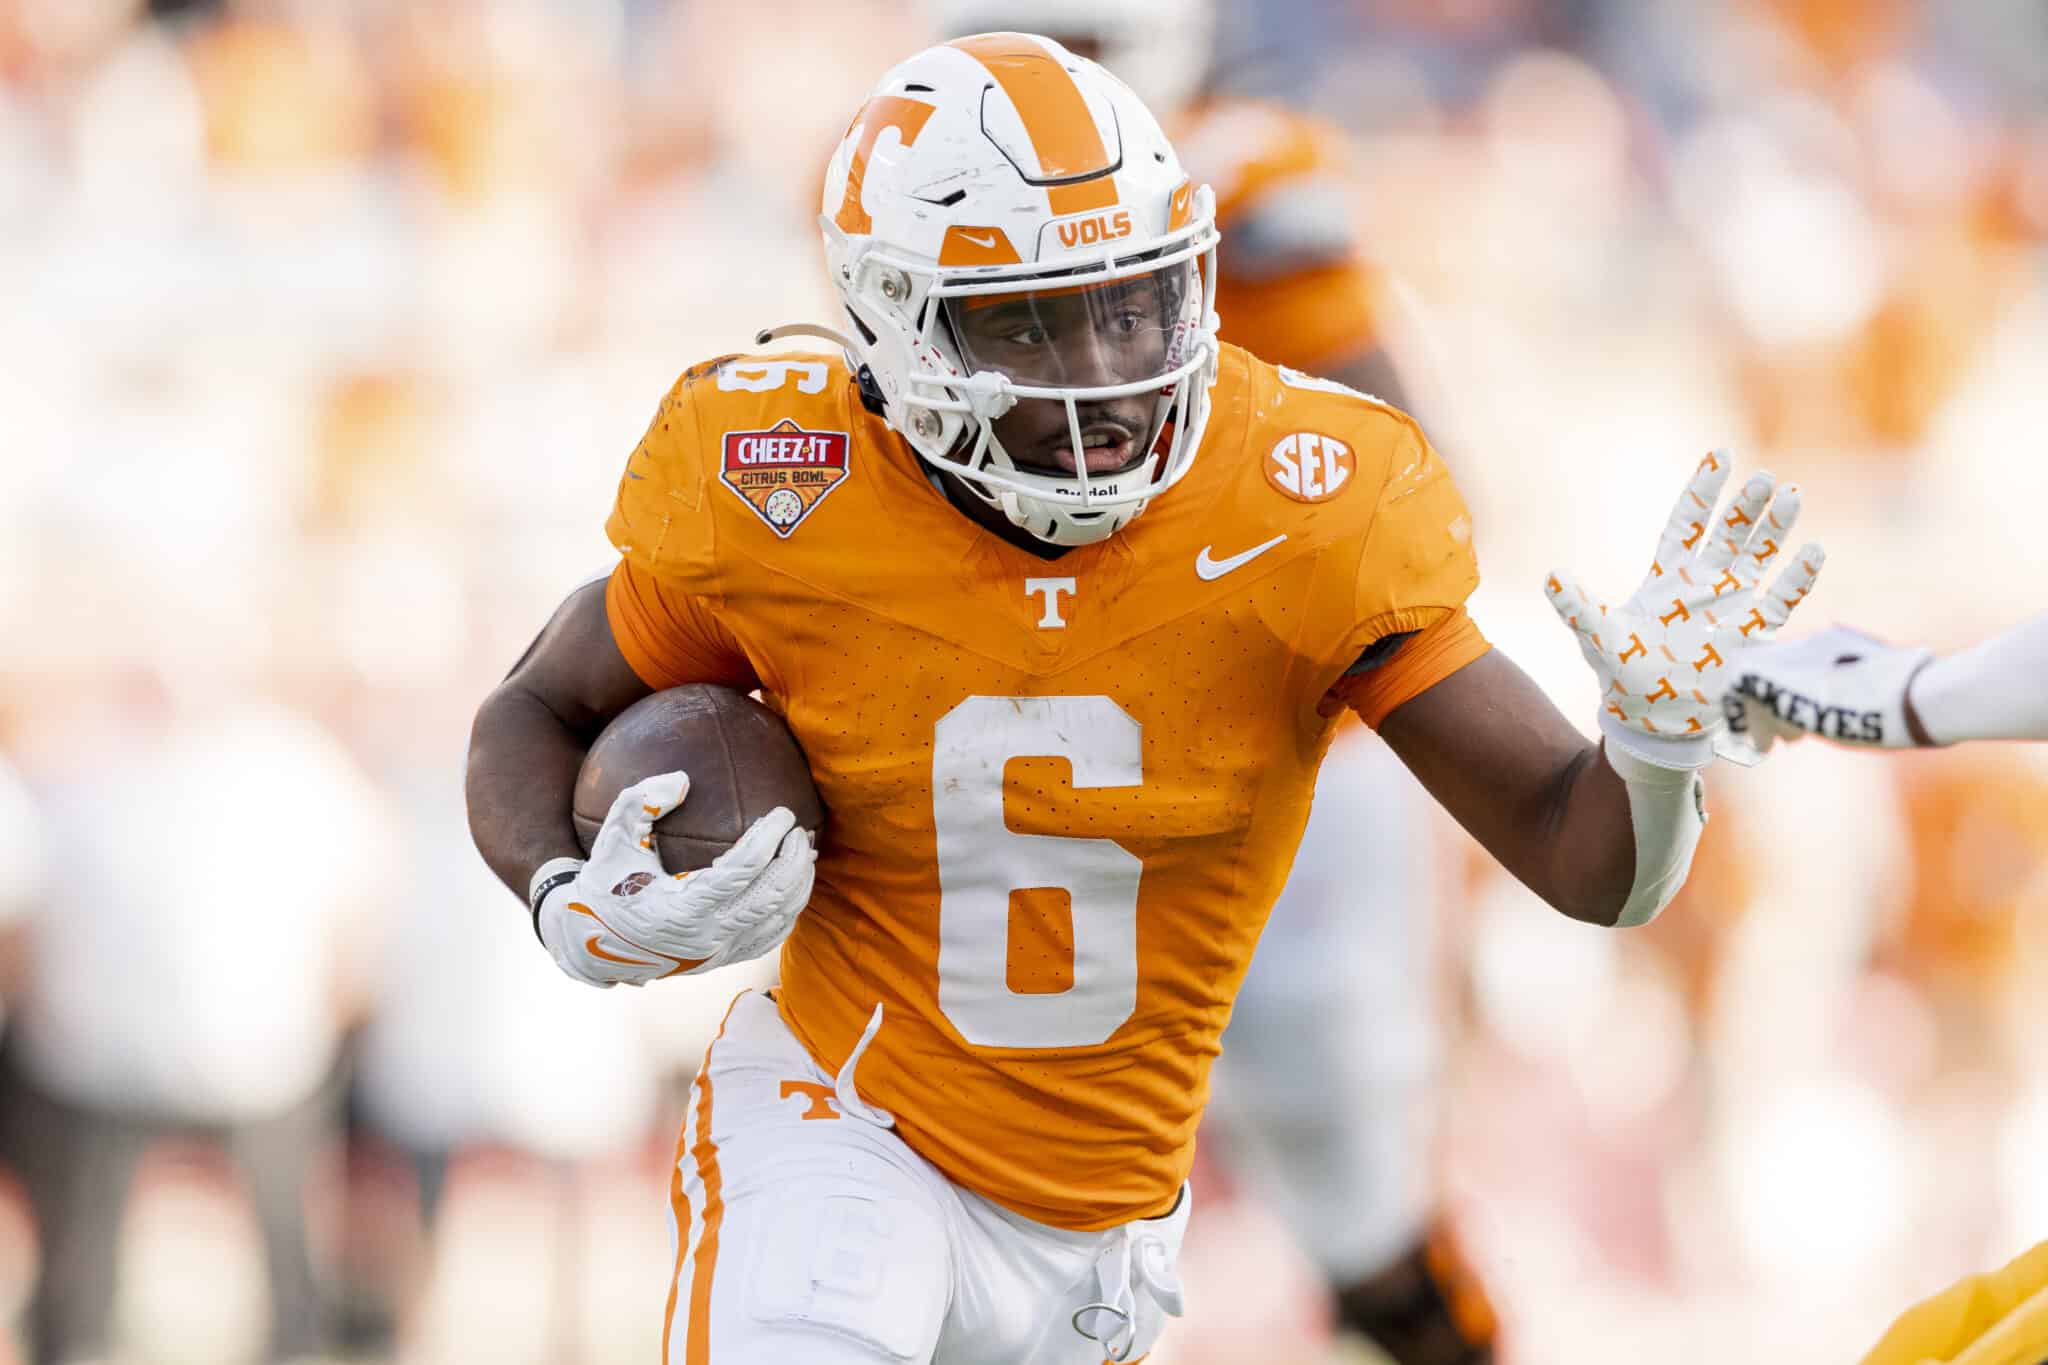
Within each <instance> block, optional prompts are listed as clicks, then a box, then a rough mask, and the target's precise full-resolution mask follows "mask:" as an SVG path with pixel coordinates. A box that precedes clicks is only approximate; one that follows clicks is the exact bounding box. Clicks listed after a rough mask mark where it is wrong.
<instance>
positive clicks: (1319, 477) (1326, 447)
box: [1266, 431, 1356, 502]
mask: <svg viewBox="0 0 2048 1365" xmlns="http://www.w3.org/2000/svg"><path fill="white" fill-rule="evenodd" d="M1355 468H1356V461H1355V460H1354V459H1353V457H1352V454H1351V447H1350V446H1348V445H1345V444H1344V443H1343V442H1342V441H1340V440H1338V439H1337V438H1336V437H1334V436H1324V435H1321V434H1319V433H1317V432H1313V431H1297V432H1294V433H1292V434H1290V435H1287V436H1283V437H1281V438H1280V444H1278V445H1276V446H1274V447H1273V452H1272V453H1271V454H1270V455H1268V456H1266V482H1267V483H1270V484H1272V485H1273V487H1275V488H1277V489H1279V490H1280V491H1281V492H1282V493H1285V494H1286V495H1287V496H1288V497H1290V498H1293V499H1294V500H1295V501H1296V502H1327V501H1329V500H1330V499H1331V498H1334V497H1336V496H1337V495H1338V494H1339V493H1341V492H1343V491H1344V490H1345V489H1346V488H1348V487H1350V486H1351V475H1352V473H1353V471H1354V469H1355Z"/></svg>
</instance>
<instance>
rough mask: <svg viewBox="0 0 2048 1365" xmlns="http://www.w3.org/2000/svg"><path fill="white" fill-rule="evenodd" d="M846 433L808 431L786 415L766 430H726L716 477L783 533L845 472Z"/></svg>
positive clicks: (805, 515)
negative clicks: (722, 453) (722, 457)
mask: <svg viewBox="0 0 2048 1365" xmlns="http://www.w3.org/2000/svg"><path fill="white" fill-rule="evenodd" d="M847 446H848V441H847V437H846V433H845V432H843V431H806V430H804V429H803V428H802V427H800V426H798V425H797V424H796V423H795V422H792V421H791V420H790V419H788V418H787V417H785V418H783V419H782V420H781V421H780V422H777V423H776V424H775V425H774V426H773V427H770V428H769V429H768V430H767V431H728V432H727V433H725V462H724V466H723V468H721V469H720V470H719V477H720V478H721V479H723V480H724V481H725V486H726V487H727V488H730V489H731V490H732V491H733V492H735V493H737V494H739V495H740V496H741V497H742V498H745V499H746V502H747V506H749V507H751V508H753V509H754V514H755V515H756V516H758V517H760V518H761V520H763V521H765V522H767V523H768V528H769V529H770V530H772V531H774V532H775V534H776V535H778V536H783V537H787V536H788V535H789V533H790V532H791V531H794V530H795V529H796V528H797V524H798V523H799V522H801V521H802V520H803V519H804V518H805V517H807V516H809V515H810V514H811V509H812V508H814V507H816V506H817V505H818V504H819V503H820V502H823V501H824V500H825V495H826V494H827V493H830V492H831V491H832V490H833V489H835V488H837V487H838V486H839V484H840V482H841V481H842V480H844V479H845V478H846V474H847Z"/></svg>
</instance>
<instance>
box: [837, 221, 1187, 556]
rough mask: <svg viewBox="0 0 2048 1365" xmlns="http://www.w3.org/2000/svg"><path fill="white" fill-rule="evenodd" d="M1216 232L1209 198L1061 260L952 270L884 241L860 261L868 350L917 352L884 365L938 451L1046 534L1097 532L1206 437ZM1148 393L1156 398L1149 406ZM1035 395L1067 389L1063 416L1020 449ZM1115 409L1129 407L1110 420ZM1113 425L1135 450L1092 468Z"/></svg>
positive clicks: (896, 398)
mask: <svg viewBox="0 0 2048 1365" xmlns="http://www.w3.org/2000/svg"><path fill="white" fill-rule="evenodd" d="M1201 193H1202V194H1204V195H1206V190H1205V191H1202V192H1201ZM1203 207H1204V208H1206V207H1207V205H1206V203H1205V204H1204V205H1203ZM1215 245H1216V232H1215V229H1214V226H1213V218H1212V217H1211V215H1210V214H1209V213H1207V212H1201V213H1197V214H1195V215H1194V221H1193V222H1192V223H1191V224H1190V225H1188V226H1186V227H1184V228H1181V229H1179V230H1177V231H1175V232H1174V233H1172V234H1170V235H1169V236H1168V237H1167V238H1166V239H1165V240H1164V241H1158V240H1155V242H1154V243H1153V244H1151V245H1149V246H1148V247H1147V249H1145V250H1142V251H1136V252H1132V253H1131V254H1129V255H1122V256H1119V255H1114V254H1109V253H1105V254H1103V255H1101V256H1099V257H1096V258H1094V259H1092V260H1081V261H1076V260H1075V259H1074V258H1072V257H1069V258H1066V259H1064V260H1062V261H1061V262H1059V263H1058V264H1057V266H1054V267H1050V268H1048V267H1037V268H1033V267H999V268H993V269H991V268H987V267H977V268H969V269H954V270H948V269H945V268H943V267H934V266H932V265H931V264H930V263H929V262H918V261H915V260H911V259H907V258H900V257H896V256H893V255H892V254H890V253H888V252H886V251H885V250H880V249H871V250H868V251H865V252H861V253H860V257H861V259H859V260H857V261H850V262H847V263H846V268H847V269H848V270H849V271H850V272H851V273H852V275H853V277H854V278H853V280H852V282H853V284H854V288H853V289H851V290H849V291H848V301H849V311H850V312H852V314H853V317H854V320H855V322H856V324H857V325H858V329H859V331H860V332H861V334H862V337H863V339H865V338H866V337H867V336H869V335H870V334H872V335H873V337H874V340H873V341H872V342H870V343H869V344H868V345H867V346H860V345H859V344H858V343H856V344H855V349H856V351H862V350H869V349H874V348H888V349H889V350H891V351H892V352H894V354H893V355H892V357H891V359H894V360H898V361H899V363H902V368H900V369H898V368H896V366H895V365H883V366H877V367H875V368H876V369H877V370H878V371H882V370H893V371H894V372H895V373H898V374H901V375H903V376H904V380H903V383H902V385H901V386H900V388H901V391H900V392H899V393H894V394H890V393H885V394H884V397H885V400H887V403H888V407H889V409H890V417H891V424H892V425H894V426H896V427H897V429H898V430H899V431H901V432H902V433H903V434H904V435H905V436H906V437H907V438H908V439H909V441H910V443H911V445H912V447H913V448H914V449H915V450H916V451H917V453H918V454H919V455H920V456H921V457H923V458H924V460H925V461H926V463H927V464H929V465H931V466H932V467H933V468H935V469H937V470H939V471H941V472H943V473H946V474H950V475H952V476H954V477H955V478H957V479H958V480H959V481H960V482H961V483H962V484H963V485H964V486H965V487H966V488H967V489H968V490H969V491H971V492H972V493H974V494H975V495H976V496H977V497H979V498H981V499H982V500H983V501H984V502H986V503H987V504H988V505H990V506H992V507H996V508H999V509H1000V510H1001V511H1002V512H1003V514H1004V515H1005V516H1006V517H1007V518H1008V519H1009V520H1010V521H1011V522H1012V523H1013V524H1014V525H1016V526H1018V527H1021V528H1022V529H1024V530H1025V531H1027V532H1029V533H1030V534H1031V535H1033V536H1035V537H1037V538H1038V539H1040V540H1043V541H1046V542H1047V543H1049V544H1053V545H1060V546H1074V545H1086V544H1091V543H1093V542H1095V541H1098V540H1102V539H1106V538H1107V537H1108V536H1110V535H1113V534H1114V533H1115V532H1116V531H1118V530H1119V529H1121V528H1122V527H1123V526H1124V525H1125V524H1126V523H1127V522H1129V521H1130V520H1131V518H1132V517H1134V516H1136V515H1137V514H1138V512H1139V511H1141V510H1143V508H1144V506H1145V504H1146V503H1147V502H1148V501H1149V500H1150V499H1151V498H1153V497H1156V496H1157V495H1158V494H1159V493H1161V492H1163V491H1165V490H1166V489H1167V488H1170V487H1171V486H1172V485H1173V484H1174V483H1176V482H1178V481H1179V479H1180V478H1181V476H1182V475H1183V474H1185V473H1186V472H1187V469H1188V466H1189V465H1190V463H1191V462H1192V461H1193V458H1194V455H1195V451H1196V448H1197V447H1198V446H1199V444H1200V442H1201V437H1202V432H1203V430H1204V428H1205V427H1206V425H1207V421H1208V414H1209V386H1210V385H1211V384H1212V383H1213V382H1214V379H1215V370H1216V354H1217V351H1216V347H1217V343H1216V335H1215V329H1214V328H1215V320H1214V305H1215V268H1214V267H1215ZM863 285H867V286H869V287H865V288H864V287H862V286H863ZM860 305H867V306H865V307H863V306H860ZM892 334H893V335H892ZM860 358H862V359H865V356H862V357H860ZM903 362H907V363H903ZM1140 397H1143V398H1149V399H1150V400H1151V401H1150V402H1149V403H1146V404H1145V405H1144V409H1143V416H1142V417H1139V416H1137V411H1138V409H1137V407H1136V405H1134V404H1132V403H1131V400H1132V399H1133V398H1140ZM1023 401H1044V402H1054V403H1058V404H1060V405H1061V407H1062V409H1063V418H1064V420H1063V421H1062V422H1060V423H1058V424H1057V425H1054V426H1051V427H1050V429H1049V430H1047V431H1046V432H1045V433H1043V434H1042V435H1040V436H1038V437H1035V438H1034V439H1032V440H1031V441H1030V442H1029V446H1028V448H1024V449H1017V450H1012V449H1009V448H1008V447H1007V446H1006V445H1005V443H1004V441H1003V440H1002V439H1001V438H1000V437H999V436H998V435H997V431H996V427H997V424H998V422H999V421H1000V420H1001V419H1003V418H1004V417H1005V416H1007V415H1008V414H1010V413H1011V412H1012V411H1013V409H1014V408H1015V407H1016V405H1017V404H1018V403H1019V402H1023ZM1110 409H1121V410H1122V414H1121V415H1120V418H1119V420H1117V421H1114V422H1105V421H1104V420H1103V419H1104V417H1105V416H1106V415H1107V410H1110ZM1012 425H1013V426H1014V424H1012ZM1016 435H1017V433H1016V432H1015V431H1014V430H1013V432H1012V437H1013V439H1014V438H1015V437H1016ZM1105 437H1109V438H1112V439H1113V440H1114V441H1115V442H1116V443H1117V444H1119V445H1123V444H1126V443H1127V449H1126V450H1125V451H1124V452H1122V453H1123V458H1122V459H1121V460H1119V461H1117V462H1116V465H1115V467H1114V468H1108V467H1104V463H1103V457H1102V456H1100V455H1096V456H1094V457H1093V459H1094V462H1095V463H1096V465H1097V467H1096V468H1094V469H1091V468H1090V467H1089V465H1090V463H1091V457H1090V456H1089V454H1088V451H1089V450H1090V449H1091V448H1092V447H1097V446H1100V445H1101V443H1102V442H1103V440H1104V438H1105Z"/></svg>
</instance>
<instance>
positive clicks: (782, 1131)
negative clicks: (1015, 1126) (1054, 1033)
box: [663, 991, 1190, 1365]
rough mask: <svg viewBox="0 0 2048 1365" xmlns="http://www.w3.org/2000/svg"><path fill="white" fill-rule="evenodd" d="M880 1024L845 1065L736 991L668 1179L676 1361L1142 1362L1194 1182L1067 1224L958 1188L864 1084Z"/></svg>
mask: <svg viewBox="0 0 2048 1365" xmlns="http://www.w3.org/2000/svg"><path fill="white" fill-rule="evenodd" d="M883 1026H886V1025H885V1024H884V1025H883ZM875 1028H876V1024H875V1023H874V1022H871V1023H870V1024H869V1033H868V1035H867V1037H864V1038H863V1039H862V1042H861V1046H860V1047H858V1048H856V1049H855V1050H854V1055H853V1056H852V1057H851V1058H849V1059H848V1061H847V1064H846V1066H845V1068H844V1069H843V1070H842V1072H841V1074H840V1076H838V1077H836V1078H835V1077H833V1076H830V1075H828V1074H826V1073H825V1072H823V1071H821V1070H820V1069H819V1068H818V1067H817V1066H816V1065H814V1064H813V1063H812V1061H811V1059H810V1056H809V1054H808V1053H806V1052H805V1051H804V1049H803V1046H802V1045H801V1044H800V1043H798V1042H797V1040H796V1039H795V1037H794V1036H793V1035H791V1033H790V1032H789V1030H788V1028H787V1027H785V1026H784V1024H783V1022H782V1017H781V1015H780V1014H779V1013H778V1012H777V1010H776V1007H775V1003H774V1001H772V1000H770V999H769V998H768V997H767V996H765V995H762V994H759V993H757V992H753V991H749V992H746V993H744V994H742V995H741V996H740V997H739V998H738V999H736V1000H735V1001H733V1004H732V1008H731V1010H730V1011H729V1012H728V1013H727V1015H726V1019H725V1024H724V1027H723V1028H721V1029H720V1031H719V1035H718V1038H717V1039H716V1040H715V1041H714V1042H713V1043H712V1044H711V1047H710V1050H709V1051H708V1052H707V1053H706V1054H705V1065H704V1068H703V1070H702V1071H701V1072H699V1074H698V1077H697V1080H696V1083H695V1084H694V1085H693V1086H692V1087H691V1091H690V1105H689V1109H688V1112H687V1113H686V1114H685V1115H684V1119H683V1132H682V1137H681V1140H680V1142H679V1144H678V1146H677V1156H676V1168H675V1175H674V1178H673V1180H672V1181H671V1183H670V1204H671V1208H672V1213H673V1216H674V1220H675V1230H676V1242H677V1253H676V1266H675V1278H674V1280H673V1282H672V1284H671V1285H670V1289H669V1301H668V1312H667V1318H666V1325H665V1329H664V1332H663V1360H664V1361H665V1362H666V1365H740V1363H741V1362H746V1365H754V1363H755V1362H762V1361H774V1362H777V1365H785V1363H786V1365H809V1363H810V1362H816V1365H881V1362H889V1365H898V1363H899V1362H911V1363H912V1365H1102V1362H1103V1361H1105V1360H1108V1361H1136V1360H1138V1359H1139V1358H1141V1357H1142V1356H1143V1355H1144V1354H1145V1353H1146V1352H1147V1351H1148V1350H1150V1349H1151V1347H1152V1343H1153V1342H1154V1341H1155V1340H1157V1338H1158V1336H1159V1333H1160V1331H1161V1329H1162V1328H1163V1327H1164V1326H1165V1318H1166V1316H1167V1315H1168V1314H1177V1313H1178V1312H1179V1311H1180V1287H1179V1280H1178V1278H1177V1276H1176V1273H1175V1263H1176V1261H1177V1260H1178V1257H1179V1254H1180V1243H1181V1234H1182V1232H1183V1230H1184V1229H1185V1228H1186V1226H1187V1220H1188V1210H1189V1202H1190V1201H1189V1196H1188V1193H1187V1191H1186V1190H1183V1191H1182V1192H1181V1198H1180V1203H1179V1204H1178V1205H1176V1206H1175V1208H1174V1210H1173V1212H1172V1213H1169V1214H1167V1215H1165V1216H1164V1217H1161V1218H1156V1219H1149V1220H1146V1221H1142V1222H1137V1223H1129V1224H1125V1225H1124V1226H1122V1227H1118V1228H1113V1229H1111V1230H1109V1231H1107V1232H1068V1231H1065V1230H1063V1229H1060V1228H1053V1227H1047V1226H1045V1225H1043V1224H1041V1223H1034V1222H1032V1221H1030V1220H1029V1219H1026V1218H1023V1217H1020V1216H1019V1215H1017V1214H1014V1213H1011V1212H1009V1211H1008V1210H1006V1209H1003V1208H999V1207H997V1206H996V1205H995V1204H992V1203H990V1202H989V1201H988V1200H986V1199H983V1198H981V1197H980V1196H978V1195H975V1194H972V1193H970V1192H968V1191H967V1190H964V1189H961V1188H960V1187H959V1186H957V1185H954V1184H952V1183H950V1182H949V1181H948V1180H947V1179H946V1178H945V1177H944V1176H942V1175H940V1174H939V1172H938V1171H937V1170H936V1169H934V1168H933V1167H932V1166H931V1165H930V1164H929V1163H928V1162H926V1161H925V1160H924V1159H923V1158H922V1157H920V1156H918V1154H917V1153H916V1152H913V1151H912V1150H911V1149H910V1148H909V1146H908V1145H906V1144H905V1143H904V1142H903V1140H902V1139H901V1138H899V1137H898V1136H897V1135H896V1133H895V1132H894V1130H893V1128H892V1127H891V1126H890V1119H889V1116H888V1115H887V1114H886V1113H883V1112H882V1111H880V1110H877V1109H874V1108H873V1107H871V1106H869V1105H867V1104H865V1103H863V1102H862V1101H861V1099H860V1097H859V1094H858V1092H857V1091H856V1090H855V1088H854V1072H855V1069H856V1068H857V1066H858V1064H859V1060H860V1053H861V1051H862V1049H864V1048H865V1047H866V1044H867V1041H868V1038H870V1037H872V1036H873V1033H874V1030H875ZM1021 1136H1022V1135H1020V1138H1021Z"/></svg>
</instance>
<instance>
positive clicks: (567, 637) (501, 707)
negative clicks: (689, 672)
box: [467, 579, 654, 899]
mask: <svg viewBox="0 0 2048 1365" xmlns="http://www.w3.org/2000/svg"><path fill="white" fill-rule="evenodd" d="M605 593H606V584H605V582H604V581H603V580H601V579H600V580H598V581H596V582H592V583H586V584H584V585H583V586H582V587H580V588H578V589H577V590H576V591H575V592H572V593H570V594H569V596H568V598H567V600H565V601H564V602H563V603H562V605H561V606H560V608H558V609H557V610H556V612H555V615H554V618H553V619H552V620H550V621H549V622H548V623H547V626H546V628H545V629H543V630H542V631H541V633H540V635H539V636H538V637H537V638H536V639H535V640H534V642H533V643H532V644H531V645H530V646H528V647H527V650H526V653H525V654H524V655H523V656H522V657H521V658H520V660H519V662H518V663H517V664H515V665H513V668H512V672H511V673H510V674H508V675H507V676H506V678H505V681H504V682H502V683H500V684H498V686H497V688H496V689H494V690H493V691H492V692H491V694H490V695H489V696H488V697H486V698H484V702H483V705H482V706H481V707H479V708H478V709H477V713H476V723H475V724H474V726H472V728H471V730H470V737H469V771H468V779H467V791H468V801H469V829H470V835H471V837H472V838H474V839H475V840H476V846H477V851H478V852H480V853H482V854H483V858H484V861H485V862H486V863H487V864H489V865H490V869H491V871H493V872H495V873H497V874H498V879H499V880H500V881H502V882H504V883H505V885H506V886H508V887H510V888H512V890H513V891H514V892H515V893H516V894H517V895H519V897H520V898H521V899H524V898H525V896H526V894H527V887H528V884H529V882H530V881H531V880H532V878H533V874H534V871H535V870H536V869H538V868H539V867H540V866H541V864H543V863H545V862H548V861H550V860H551V859H555V858H576V857H581V856H582V849H581V847H580V846H579V845H578V843H577V840H576V828H575V825H574V824H573V823H572V821H571V819H570V800H571V797H572V795H573V794H574V791H575V787H576V774H577V770H578V769H579V768H581V767H582V765H583V755H584V753H585V751H586V750H588V749H589V748H590V742H591V740H593V739H595V738H596V737H597V735H598V732H599V731H601V730H603V729H604V727H605V726H606V725H607V724H608V723H610V721H611V719H612V717H614V716H616V715H618V714H619V712H621V711H623V710H625V709H626V708H627V707H628V706H631V705H632V704H633V703H634V702H636V701H638V700H639V699H640V698H642V697H644V696H646V695H647V694H648V693H649V692H652V691H653V690H654V689H653V688H652V687H651V686H649V685H648V684H647V683H646V682H645V681H643V680H642V679H641V677H640V675H639V674H637V673H635V672H634V671H633V668H632V665H630V664H628V663H627V662H626V657H625V655H624V654H623V653H621V652H620V650H619V646H618V642H617V640H616V638H615V637H614V636H613V634H612V627H611V622H610V620H609V619H608V617H607V613H606V610H605Z"/></svg>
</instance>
